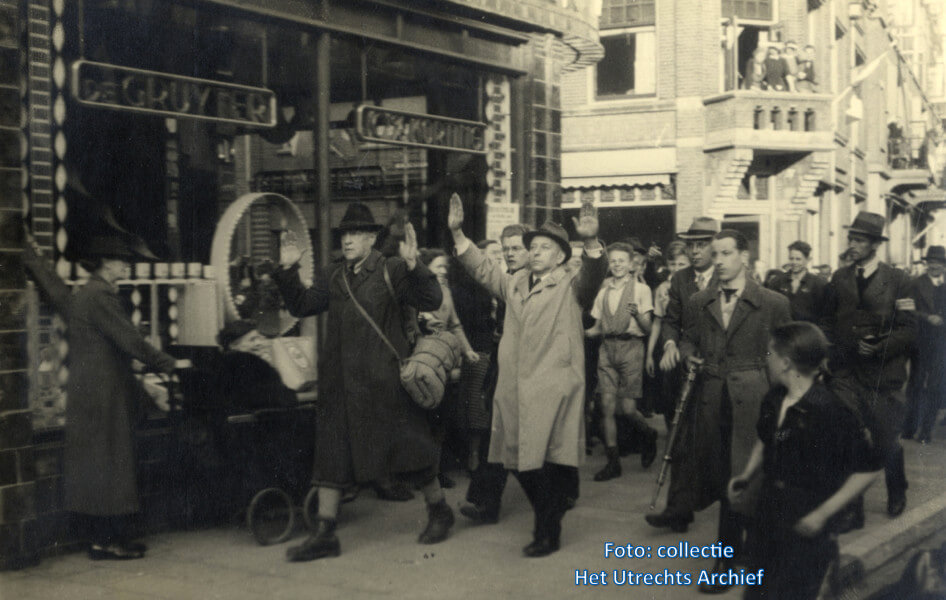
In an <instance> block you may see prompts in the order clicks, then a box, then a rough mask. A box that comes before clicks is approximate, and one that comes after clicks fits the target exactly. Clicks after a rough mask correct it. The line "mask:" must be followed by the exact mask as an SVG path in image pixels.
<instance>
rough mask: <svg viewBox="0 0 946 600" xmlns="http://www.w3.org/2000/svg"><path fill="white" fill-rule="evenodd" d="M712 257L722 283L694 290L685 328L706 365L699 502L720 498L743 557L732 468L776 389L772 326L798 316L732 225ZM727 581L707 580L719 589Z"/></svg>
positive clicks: (728, 536)
mask: <svg viewBox="0 0 946 600" xmlns="http://www.w3.org/2000/svg"><path fill="white" fill-rule="evenodd" d="M712 249H713V262H714V264H715V268H716V272H717V276H718V278H719V284H718V285H717V286H716V287H707V288H706V289H704V290H702V291H700V292H698V293H697V294H696V295H694V296H693V298H692V302H693V305H694V310H695V311H696V317H695V322H694V326H693V327H691V328H688V329H687V330H685V331H684V333H683V341H682V342H681V348H680V350H681V353H682V354H683V355H684V356H685V357H686V358H687V360H688V361H690V362H692V363H696V364H700V365H702V370H701V373H700V379H699V382H700V383H699V388H698V390H697V392H696V396H695V398H696V400H697V402H696V411H695V412H694V423H695V425H696V431H695V434H696V435H695V438H694V441H695V447H694V448H693V450H694V455H695V456H696V457H698V460H699V469H698V470H697V471H696V473H697V475H698V485H699V490H700V492H701V497H700V498H699V499H698V504H697V508H704V507H707V506H709V505H710V504H712V503H713V502H715V501H716V500H719V501H720V503H721V505H720V510H719V533H718V539H719V540H720V541H721V542H722V543H723V544H724V545H726V546H732V548H733V550H734V552H735V554H736V556H737V557H738V555H739V553H740V551H741V549H742V544H743V537H744V533H745V527H744V520H743V518H742V517H741V516H740V515H739V514H738V513H737V512H735V511H734V510H733V508H732V507H731V506H730V503H729V501H728V500H727V498H726V486H727V485H728V483H729V479H730V478H731V476H732V474H733V473H738V472H741V470H742V468H743V467H744V466H745V464H746V462H747V461H748V459H749V454H750V453H751V451H752V446H753V445H754V444H755V439H756V428H755V427H756V422H757V421H758V418H759V407H760V406H761V403H762V398H763V396H765V393H766V392H767V391H768V389H769V380H768V374H767V372H766V366H765V364H766V363H765V357H766V352H768V343H769V336H770V332H771V331H772V329H773V328H774V327H778V326H779V325H782V324H784V323H787V322H788V321H789V320H791V316H790V310H789V306H788V300H786V299H785V297H784V296H782V295H781V294H778V293H776V292H773V291H771V290H767V289H765V288H763V287H762V286H761V285H759V284H758V283H757V282H756V281H755V280H754V279H753V278H752V277H748V276H747V272H746V264H747V261H748V257H749V244H748V242H747V241H746V238H745V237H744V236H743V235H742V234H741V233H739V232H738V231H734V230H731V229H724V230H722V231H720V232H719V233H718V234H716V236H714V238H713V242H712ZM731 566H732V561H731V560H718V561H717V562H716V565H715V566H714V572H725V571H727V570H728V569H729V568H730V567H731ZM726 587H728V586H712V585H711V586H706V585H703V584H701V587H700V589H701V591H704V592H718V591H722V590H724V589H726Z"/></svg>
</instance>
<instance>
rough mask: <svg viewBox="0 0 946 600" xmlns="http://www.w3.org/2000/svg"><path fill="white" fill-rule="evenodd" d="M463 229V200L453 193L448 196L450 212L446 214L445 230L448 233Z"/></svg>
mask: <svg viewBox="0 0 946 600" xmlns="http://www.w3.org/2000/svg"><path fill="white" fill-rule="evenodd" d="M461 227H463V200H461V199H460V195H459V194H457V193H456V192H454V194H453V195H452V196H450V212H449V213H447V228H448V229H450V231H459V230H460V228H461Z"/></svg>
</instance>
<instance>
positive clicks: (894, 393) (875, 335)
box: [822, 211, 917, 521]
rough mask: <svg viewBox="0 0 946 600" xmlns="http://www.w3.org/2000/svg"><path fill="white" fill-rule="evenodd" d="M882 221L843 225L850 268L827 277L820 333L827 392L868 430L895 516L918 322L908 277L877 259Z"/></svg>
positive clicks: (902, 493) (863, 216)
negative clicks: (825, 345) (827, 352)
mask: <svg viewBox="0 0 946 600" xmlns="http://www.w3.org/2000/svg"><path fill="white" fill-rule="evenodd" d="M884 223H885V219H884V217H883V215H879V214H876V213H871V212H866V211H864V212H860V213H858V215H857V216H856V217H855V219H854V222H853V223H852V224H851V226H850V227H848V249H847V254H848V255H849V256H850V258H851V260H853V264H852V265H850V266H847V267H843V268H841V269H838V270H837V271H836V272H835V273H834V276H833V277H832V278H831V283H830V284H829V285H828V291H827V293H826V297H827V300H826V302H825V312H824V316H823V320H822V322H823V327H822V328H823V329H824V331H825V333H826V334H827V335H828V339H829V340H831V342H832V344H833V347H832V350H833V352H832V356H831V372H832V373H833V374H834V375H835V377H834V378H833V379H832V380H831V383H830V386H829V387H830V388H831V391H833V392H834V393H835V394H837V396H838V398H840V399H841V400H842V401H844V402H846V403H847V404H848V406H850V407H851V408H852V409H854V410H855V412H856V413H857V414H858V415H860V417H861V418H862V420H863V422H864V424H865V425H866V426H867V428H868V430H870V432H871V435H872V437H873V444H874V448H875V450H876V451H877V452H878V454H880V455H881V456H882V460H883V461H884V471H885V479H886V483H887V513H888V514H889V515H890V516H891V517H895V516H897V515H899V514H900V513H902V512H903V510H904V508H905V507H906V502H907V495H906V491H907V477H906V472H905V471H904V465H903V448H902V447H901V446H900V433H901V428H902V427H903V416H904V405H905V399H904V396H903V391H902V390H903V386H904V384H905V383H906V381H907V361H908V359H909V357H910V352H911V350H912V348H913V343H914V341H915V339H916V332H917V324H916V313H915V308H916V303H915V302H914V299H913V297H912V296H911V289H910V278H909V276H908V275H907V274H906V273H905V272H903V271H901V270H899V269H895V268H894V267H891V266H890V265H888V264H885V263H883V262H881V261H880V258H879V257H878V256H877V249H878V248H879V247H880V245H881V244H882V243H883V242H884V241H886V240H887V237H886V236H884V235H883V229H884ZM861 510H863V509H862V508H861ZM861 518H862V517H859V518H858V519H856V521H860V520H861Z"/></svg>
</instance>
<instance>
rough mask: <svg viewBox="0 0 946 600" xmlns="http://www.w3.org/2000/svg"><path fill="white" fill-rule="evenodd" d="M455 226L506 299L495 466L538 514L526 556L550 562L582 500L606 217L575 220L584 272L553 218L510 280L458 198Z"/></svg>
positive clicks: (466, 260)
mask: <svg viewBox="0 0 946 600" xmlns="http://www.w3.org/2000/svg"><path fill="white" fill-rule="evenodd" d="M447 224H448V227H449V228H450V232H451V233H452V234H453V241H454V244H455V246H456V251H457V256H458V257H459V259H460V262H461V263H462V264H463V266H464V267H465V268H466V269H467V270H468V271H469V272H470V273H471V275H472V276H473V277H474V279H476V280H477V281H478V282H479V283H480V284H482V285H483V286H484V287H486V288H487V289H488V290H489V291H490V292H491V293H492V294H494V295H495V296H497V297H498V298H499V299H500V300H502V301H503V302H505V303H506V316H505V320H504V324H503V337H502V339H501V340H500V342H499V360H498V363H499V365H500V368H499V380H498V382H497V385H496V393H495V396H494V400H493V423H492V439H491V441H490V447H489V461H490V462H496V463H502V464H503V465H504V466H505V467H506V468H507V469H509V470H511V471H513V472H514V473H515V475H516V478H517V479H518V480H519V483H520V484H521V485H522V488H523V490H525V493H526V496H527V497H528V498H529V502H530V503H531V504H532V508H533V510H534V511H535V529H534V531H533V538H534V539H533V541H532V543H530V544H529V545H527V546H526V547H525V548H523V553H524V554H525V555H526V556H528V557H540V556H546V555H548V554H551V553H552V552H555V551H556V550H558V548H559V537H560V535H561V521H562V518H563V517H564V516H565V511H567V510H568V509H569V508H570V507H571V504H572V502H573V501H574V499H575V498H577V496H578V463H579V460H580V458H581V457H582V456H584V448H585V442H584V432H585V430H584V400H585V360H584V342H583V331H582V321H581V303H582V302H584V303H586V304H587V303H590V302H591V300H592V299H593V298H594V294H595V293H596V292H597V290H598V288H599V287H600V285H601V283H602V282H603V281H604V277H605V275H606V273H607V267H608V264H607V258H606V257H605V256H604V253H603V252H602V250H603V248H602V246H601V244H600V243H599V242H598V240H597V238H596V237H595V236H596V235H597V233H598V218H597V216H596V214H595V211H594V208H592V207H591V206H590V205H588V206H584V207H582V213H581V218H580V220H575V228H576V230H577V232H578V234H579V235H580V236H581V238H582V240H583V241H584V246H585V252H584V255H583V257H582V262H583V264H582V268H581V269H580V270H578V271H567V270H566V269H565V267H564V265H565V263H566V262H567V261H568V259H569V257H570V256H571V246H570V245H569V242H568V236H567V234H566V233H565V230H564V228H562V227H561V226H560V225H558V224H557V223H551V222H549V223H546V224H545V225H543V226H542V227H541V228H540V229H538V230H536V231H530V232H528V233H526V234H525V235H524V236H523V241H524V242H525V245H526V247H528V248H529V268H527V269H522V270H521V271H518V272H516V273H514V274H512V275H509V274H507V273H506V272H505V271H504V269H503V268H502V266H500V265H498V264H496V263H491V262H490V261H489V260H487V258H486V255H485V254H483V253H482V252H480V251H479V249H478V248H476V246H475V245H473V244H472V243H471V242H470V240H469V239H467V237H466V236H465V235H464V234H463V231H462V229H461V226H462V225H463V203H462V202H461V200H460V197H459V196H457V195H456V194H454V195H453V196H452V197H451V198H450V212H449V216H448V222H447Z"/></svg>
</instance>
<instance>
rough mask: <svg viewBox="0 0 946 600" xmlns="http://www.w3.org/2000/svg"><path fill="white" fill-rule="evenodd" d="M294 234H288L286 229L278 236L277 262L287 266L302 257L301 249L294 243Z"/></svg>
mask: <svg viewBox="0 0 946 600" xmlns="http://www.w3.org/2000/svg"><path fill="white" fill-rule="evenodd" d="M294 237H295V236H290V235H289V232H288V231H284V232H283V233H282V235H281V236H280V238H279V264H281V265H282V266H284V267H289V266H292V265H294V264H296V263H297V262H299V261H300V260H301V259H302V255H303V253H304V252H303V251H302V250H301V249H300V248H299V245H298V244H297V243H296V241H295V239H294Z"/></svg>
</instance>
